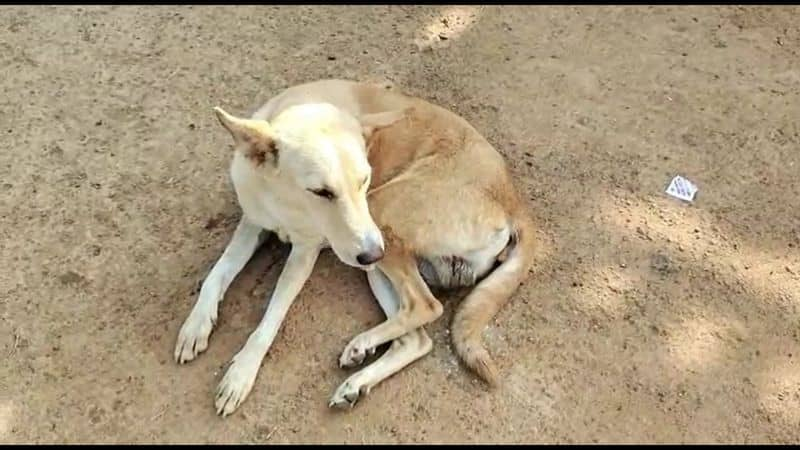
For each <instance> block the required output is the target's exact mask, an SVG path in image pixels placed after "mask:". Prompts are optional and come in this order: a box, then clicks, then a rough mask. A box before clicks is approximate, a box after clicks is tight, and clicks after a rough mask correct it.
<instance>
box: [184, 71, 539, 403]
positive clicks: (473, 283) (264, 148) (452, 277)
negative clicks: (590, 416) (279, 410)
mask: <svg viewBox="0 0 800 450" xmlns="http://www.w3.org/2000/svg"><path fill="white" fill-rule="evenodd" d="M214 111H215V113H216V116H217V118H218V120H219V122H220V123H221V124H222V126H223V127H224V128H225V129H226V130H227V131H228V132H229V133H230V135H231V136H232V137H233V142H234V152H233V161H232V163H231V167H230V174H231V178H232V181H233V185H234V189H235V191H236V196H237V198H238V201H239V204H240V206H241V208H242V212H243V214H242V218H241V221H240V222H239V224H238V225H237V227H236V229H235V231H234V233H233V237H232V238H231V240H230V242H229V243H228V245H227V247H226V248H225V250H224V252H223V254H222V256H221V257H220V258H219V260H218V261H217V262H216V264H215V265H214V266H213V268H212V269H211V271H210V273H209V275H208V277H207V278H206V279H205V281H204V282H203V284H202V287H201V289H200V294H199V296H198V299H197V301H196V303H195V305H194V307H193V309H192V311H191V313H190V314H189V316H188V317H187V319H186V320H185V322H184V323H183V326H182V327H181V329H180V332H179V334H178V339H177V342H176V346H175V350H174V357H175V360H176V361H177V362H178V363H179V364H182V363H186V362H188V361H191V360H193V359H195V358H196V357H197V356H198V355H199V354H200V353H201V352H203V351H204V350H205V349H206V348H207V347H208V339H209V335H210V334H211V331H212V329H213V327H214V324H215V322H216V319H217V311H218V307H219V304H220V302H221V301H222V299H223V297H224V295H225V292H226V290H227V289H228V286H229V285H230V284H231V282H232V281H233V279H234V278H235V277H236V276H237V274H238V273H239V271H241V270H242V268H243V267H244V266H245V264H246V263H247V261H248V260H249V259H250V257H251V256H252V255H253V253H254V252H255V251H256V249H257V248H258V247H259V245H260V244H261V243H262V242H263V241H264V239H265V234H266V233H264V231H265V230H266V231H271V232H274V233H275V234H276V235H277V236H278V238H279V239H281V240H282V241H284V242H288V243H291V250H290V253H289V256H288V259H287V261H286V263H285V266H284V267H283V269H282V271H281V274H280V276H279V278H278V281H277V284H276V286H275V289H274V292H273V293H272V295H271V298H270V300H269V304H268V306H267V310H266V312H265V314H264V316H263V318H262V320H261V322H260V323H259V325H258V327H257V328H256V329H255V330H254V331H253V332H252V334H251V335H250V336H249V338H248V339H247V342H246V343H245V344H244V346H243V347H242V348H241V350H240V351H239V352H238V353H237V354H236V355H235V356H234V357H233V359H232V360H231V361H230V364H229V366H228V368H227V371H226V373H225V375H224V377H223V378H222V380H221V381H220V383H219V385H218V387H217V390H216V398H215V407H216V411H217V414H219V415H221V416H223V417H225V416H227V415H229V414H231V413H232V412H233V411H234V410H236V408H237V407H238V406H239V405H240V404H241V403H242V401H244V399H245V398H246V397H247V395H248V394H249V393H250V390H251V389H252V387H253V383H254V382H255V379H256V377H257V374H258V370H259V368H260V366H261V364H262V361H263V358H264V356H265V355H266V353H267V351H268V350H269V348H270V346H271V345H272V342H273V340H274V339H275V336H276V334H277V333H278V329H279V327H280V325H281V322H282V321H283V319H284V317H285V316H286V313H287V311H288V310H289V307H290V305H291V304H292V301H293V300H294V299H295V297H296V296H297V294H298V293H299V291H300V289H301V288H302V286H303V285H304V283H305V282H306V280H307V279H308V277H309V276H310V274H311V271H312V269H313V267H314V264H315V262H316V260H317V257H318V254H319V253H320V251H321V250H323V249H325V248H330V249H332V250H333V252H334V253H335V254H336V256H337V258H338V259H339V260H341V261H342V262H343V263H345V264H347V265H349V266H352V267H356V268H359V269H362V270H364V271H365V272H366V274H367V281H368V284H369V286H370V288H371V290H372V292H373V294H374V296H375V298H376V299H377V301H378V303H379V304H380V306H381V309H382V310H383V311H384V313H385V315H386V317H387V318H386V320H385V321H384V322H382V323H381V324H379V325H378V326H376V327H374V328H372V329H370V330H368V331H365V332H363V333H361V334H359V335H358V336H356V337H355V338H354V339H352V341H350V343H349V344H348V345H347V346H346V347H345V349H344V351H343V352H342V354H341V357H340V358H339V365H340V366H341V367H353V366H357V365H359V364H361V363H362V362H363V361H364V359H365V358H366V356H367V355H368V354H373V353H374V352H375V349H376V347H378V346H380V345H382V344H385V343H391V344H390V346H389V348H388V350H387V351H386V352H385V353H384V354H383V355H381V357H380V358H378V359H377V360H376V361H374V362H373V363H371V364H370V365H367V366H366V367H365V368H363V369H361V370H360V371H358V372H356V373H354V374H353V375H351V376H350V377H349V378H347V379H346V380H345V382H344V383H342V384H341V385H340V386H339V387H338V389H336V391H335V392H334V394H333V396H332V397H331V399H330V401H329V406H330V407H348V406H349V407H352V406H353V405H354V404H355V403H356V401H357V400H358V399H359V398H360V397H364V396H365V395H367V394H368V393H369V391H370V389H372V388H373V387H374V386H375V385H377V384H378V383H380V382H381V381H383V380H384V379H386V378H388V377H389V376H391V375H393V374H394V373H396V372H398V371H400V370H401V369H403V368H404V367H406V366H407V365H409V364H411V363H412V362H414V361H415V360H417V359H419V358H421V357H422V356H424V355H425V354H427V353H428V352H430V350H431V348H432V341H431V339H430V337H429V336H428V335H427V334H426V332H425V330H424V328H423V327H424V325H426V324H428V323H431V322H432V321H434V320H436V319H437V318H438V317H439V316H441V314H442V305H441V303H440V302H439V300H437V298H436V297H435V296H434V294H433V293H432V292H431V289H435V290H436V289H455V288H464V287H468V288H471V291H470V292H469V293H468V294H467V295H466V297H465V298H464V300H463V301H462V304H461V305H460V307H459V308H458V310H457V311H456V313H455V316H454V318H453V322H452V324H451V336H452V343H453V347H454V349H455V351H456V353H457V354H458V355H459V356H460V358H461V360H462V361H463V362H464V363H465V365H466V366H467V367H469V368H470V369H472V370H473V371H475V372H476V373H477V374H478V375H479V376H480V377H481V378H482V379H484V380H485V381H486V382H487V383H488V384H489V385H490V386H493V385H495V384H496V381H497V371H496V368H495V365H494V363H493V361H492V359H491V357H490V355H489V353H488V352H487V351H486V349H485V348H484V346H483V344H482V341H481V333H482V331H483V329H484V328H485V326H486V325H487V323H488V322H489V320H491V319H492V318H493V317H494V316H495V314H496V313H497V312H498V310H499V309H500V308H501V307H502V306H503V305H504V304H505V303H506V301H507V300H508V299H509V298H510V297H511V296H512V294H513V293H514V292H515V291H516V289H517V288H518V287H519V286H520V284H521V283H523V282H524V280H525V278H526V276H527V274H528V272H529V270H530V268H531V266H532V254H533V233H534V230H533V226H532V221H531V219H530V217H529V215H528V213H527V212H526V209H525V206H524V202H523V201H521V200H520V197H519V195H518V193H517V191H516V190H515V188H514V186H513V183H512V179H511V177H510V174H509V172H508V170H507V167H506V164H505V161H504V160H503V158H502V156H501V155H500V154H499V153H498V152H497V151H496V150H495V149H494V147H492V145H491V144H490V143H489V142H488V141H487V140H486V139H484V138H483V137H482V136H481V135H480V133H478V131H476V130H475V129H474V128H473V127H472V126H471V125H469V123H467V121H465V120H464V119H463V118H461V117H459V116H457V115H456V114H454V113H452V112H450V111H448V110H446V109H444V108H441V107H439V106H436V105H433V104H431V103H428V102H426V101H424V100H422V99H419V98H413V97H410V96H406V95H404V94H402V93H399V92H392V91H389V90H387V89H384V88H382V87H380V86H376V85H371V84H365V83H358V82H354V81H346V80H322V81H316V82H311V83H307V84H302V85H298V86H294V87H290V88H288V89H286V90H284V91H283V92H282V93H280V94H278V95H277V96H275V97H273V98H272V99H270V100H269V101H268V102H267V103H266V104H265V105H264V106H263V107H261V108H260V109H259V110H258V111H256V112H255V113H254V114H253V115H252V116H251V118H249V119H245V118H238V117H235V116H233V115H231V114H228V113H227V112H225V111H224V110H222V109H221V108H215V109H214Z"/></svg>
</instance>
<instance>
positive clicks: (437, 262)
mask: <svg viewBox="0 0 800 450" xmlns="http://www.w3.org/2000/svg"><path fill="white" fill-rule="evenodd" d="M509 245H511V230H510V229H508V228H505V229H503V230H500V231H499V232H497V234H496V235H494V236H493V237H492V239H491V240H490V242H489V245H487V246H485V247H483V248H480V249H477V250H472V251H467V252H463V254H461V255H435V256H423V257H419V258H418V259H417V268H418V269H419V273H420V275H422V279H423V280H425V283H427V284H428V286H431V287H436V288H441V289H457V288H461V287H468V286H472V285H474V284H475V283H477V282H478V280H480V279H481V278H483V277H484V276H486V275H487V274H488V273H489V272H490V271H491V270H492V269H493V268H494V267H495V266H496V265H497V263H498V262H500V259H501V257H502V255H503V254H504V253H505V251H506V249H507V248H508V247H509Z"/></svg>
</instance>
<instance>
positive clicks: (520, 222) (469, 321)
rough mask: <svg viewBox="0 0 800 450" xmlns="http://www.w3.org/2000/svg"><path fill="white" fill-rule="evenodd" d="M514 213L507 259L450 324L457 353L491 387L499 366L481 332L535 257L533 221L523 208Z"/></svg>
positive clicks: (470, 297) (468, 296)
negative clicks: (486, 346)
mask: <svg viewBox="0 0 800 450" xmlns="http://www.w3.org/2000/svg"><path fill="white" fill-rule="evenodd" d="M515 216H516V217H514V218H513V219H512V227H513V229H512V234H511V242H510V244H509V253H508V255H507V258H506V259H505V260H504V261H503V262H502V263H501V264H500V265H499V266H498V267H496V268H495V269H494V271H492V272H491V273H490V274H489V275H488V276H487V277H486V278H484V279H483V280H481V281H480V283H478V284H477V285H476V286H475V288H474V289H473V290H472V292H470V293H469V295H467V297H466V298H465V299H464V300H463V302H462V303H461V305H460V306H459V308H458V310H457V311H456V313H455V316H454V317H453V323H452V325H451V335H452V341H453V346H454V347H455V351H456V353H457V354H458V356H459V357H460V358H461V359H462V361H464V364H466V365H467V367H469V368H470V369H472V370H473V371H475V372H476V373H477V374H478V375H479V376H480V377H481V378H483V379H484V380H485V381H486V382H487V383H488V384H489V386H495V385H496V384H497V369H496V368H495V365H494V362H493V361H492V358H491V356H489V352H488V351H486V349H485V348H484V347H483V343H482V340H481V334H482V332H483V330H484V328H485V327H486V325H487V324H488V323H489V321H490V320H491V319H492V318H493V317H494V316H495V314H497V312H498V311H499V310H500V308H502V307H503V305H505V303H506V301H507V300H508V299H509V298H510V297H511V295H512V294H514V292H515V291H516V290H517V288H518V287H519V286H520V284H521V283H522V281H524V279H525V277H526V275H527V274H528V269H529V268H530V265H531V262H532V259H533V258H532V257H533V224H532V223H531V220H530V218H528V217H527V215H526V214H525V213H524V212H522V211H519V212H518V213H517V214H515Z"/></svg>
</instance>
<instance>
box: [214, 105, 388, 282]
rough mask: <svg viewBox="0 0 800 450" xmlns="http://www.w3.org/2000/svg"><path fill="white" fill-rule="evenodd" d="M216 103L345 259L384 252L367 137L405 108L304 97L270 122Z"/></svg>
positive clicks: (368, 258)
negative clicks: (372, 208) (359, 109)
mask: <svg viewBox="0 0 800 450" xmlns="http://www.w3.org/2000/svg"><path fill="white" fill-rule="evenodd" d="M214 111H215V112H216V114H217V118H218V119H219V121H220V122H221V123H222V125H223V126H224V127H225V128H226V129H227V130H228V131H229V132H230V133H231V135H232V136H233V139H234V142H235V144H236V151H238V152H241V153H242V155H244V156H245V157H246V159H247V161H248V162H249V163H250V164H252V166H253V168H254V169H255V170H257V171H258V172H259V173H261V174H262V175H263V176H265V177H269V178H270V179H273V180H277V181H279V184H280V186H281V190H282V191H283V192H282V195H286V196H289V197H290V198H294V199H296V202H297V207H298V208H301V209H302V210H303V211H305V213H306V214H307V215H308V220H309V223H313V224H314V225H315V226H316V227H317V230H318V232H319V233H320V234H321V235H323V236H324V237H325V238H326V239H327V241H328V243H329V244H330V246H331V248H332V249H333V251H334V253H336V256H337V257H338V258H339V259H340V260H341V261H342V262H344V263H345V264H348V265H350V266H354V267H359V268H371V267H373V264H375V263H376V262H377V261H378V260H380V259H381V258H382V257H383V251H384V243H383V237H382V236H381V232H380V230H379V229H378V227H377V226H376V225H375V222H374V221H373V219H372V216H371V215H370V213H369V209H368V208H367V189H368V188H369V185H370V181H371V174H372V169H371V167H370V165H369V162H368V161H367V151H366V140H367V139H369V136H370V135H371V134H372V132H374V131H375V130H377V129H378V128H381V127H385V126H388V125H391V124H392V123H394V122H396V121H397V120H399V119H400V118H402V117H403V113H402V112H401V111H397V112H394V111H393V112H387V113H378V114H369V115H365V116H362V117H360V118H358V119H357V118H355V117H353V116H352V115H350V114H347V113H345V112H344V111H341V110H340V109H338V108H336V107H335V106H333V105H330V104H325V103H322V104H304V105H297V106H293V107H290V108H287V109H286V110H284V111H283V112H281V113H280V114H279V115H278V116H277V117H275V118H273V119H272V120H271V121H270V122H267V121H265V120H254V119H241V118H237V117H233V116H231V115H230V114H228V113H226V112H225V111H223V110H222V109H220V108H215V109H214Z"/></svg>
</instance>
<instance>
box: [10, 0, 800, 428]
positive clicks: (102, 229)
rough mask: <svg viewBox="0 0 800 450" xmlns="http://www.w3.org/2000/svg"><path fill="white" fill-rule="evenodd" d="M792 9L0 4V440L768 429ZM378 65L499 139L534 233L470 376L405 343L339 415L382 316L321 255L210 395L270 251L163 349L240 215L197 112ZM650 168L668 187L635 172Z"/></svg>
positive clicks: (789, 314) (440, 354) (795, 280)
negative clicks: (210, 315) (178, 350)
mask: <svg viewBox="0 0 800 450" xmlns="http://www.w3.org/2000/svg"><path fill="white" fill-rule="evenodd" d="M799 19H800V9H798V8H797V7H776V8H734V7H724V8H716V7H679V8H666V7H649V8H646V7H488V8H479V7H465V8H456V7H434V6H430V7H404V6H393V7H286V8H281V7H235V8H222V7H175V8H168V7H89V8H77V7H2V9H0V85H2V97H0V105H2V119H0V123H2V128H0V131H2V140H1V141H0V145H2V151H0V175H2V180H0V184H1V185H0V199H2V202H1V204H0V233H2V235H1V236H0V264H1V265H2V266H3V270H2V271H0V295H1V296H2V298H0V352H1V353H0V357H1V358H2V364H0V442H72V443H75V442H354V443H358V442H798V441H799V440H800V439H798V438H800V427H799V426H800V371H799V370H798V361H799V360H800V338H798V319H799V318H800V310H798V304H800V256H799V255H800V177H799V176H798V175H799V174H798V169H800V149H798V145H799V144H800V136H799V135H798V133H800V126H798V120H797V119H798V117H800V94H799V93H800V63H798V61H800V58H799V57H798V50H799V49H800V28H798V25H797V24H798V20H799ZM327 77H339V78H351V79H360V80H366V81H375V82H386V83H387V84H391V85H393V86H395V88H397V89H401V90H404V91H406V92H409V93H411V94H414V95H417V96H420V97H424V98H427V99H429V100H431V101H434V102H436V103H439V104H441V105H444V106H446V107H449V108H452V109H453V110H455V111H457V112H458V113H460V114H461V115H463V116H464V117H466V118H467V119H468V120H469V121H470V122H471V123H472V124H473V125H475V126H476V127H477V128H478V129H479V130H481V131H482V132H483V133H485V135H486V136H487V138H488V139H489V140H490V141H491V142H492V143H494V144H495V145H496V146H497V148H498V149H499V150H500V151H501V152H502V153H503V154H504V155H505V156H506V157H507V158H508V161H509V164H510V167H511V170H512V171H513V174H514V177H515V179H516V180H517V181H518V185H519V188H520V189H521V191H522V192H524V193H526V197H527V198H529V205H530V208H531V211H532V214H533V216H534V217H535V219H536V221H537V223H538V226H539V230H540V233H539V234H540V235H539V238H540V240H541V246H540V250H539V253H538V255H537V264H536V271H535V273H534V274H533V275H532V276H531V278H530V280H529V281H528V282H527V283H526V284H525V285H524V286H523V287H522V288H521V289H520V291H519V292H518V294H517V295H516V296H515V298H514V300H513V301H512V303H510V304H509V306H508V307H506V308H505V309H503V310H502V312H501V313H500V314H499V315H498V317H497V319H496V321H495V322H494V323H493V324H492V325H491V326H490V327H489V329H487V332H486V341H487V345H488V347H489V348H490V351H491V352H492V353H493V355H494V356H495V358H496V361H497V363H498V365H499V367H500V369H501V376H502V384H501V386H500V387H498V388H497V389H496V390H495V391H488V390H487V389H485V388H484V386H483V385H482V384H481V383H480V382H478V381H476V380H475V378H474V377H473V376H472V375H471V374H469V373H468V372H466V371H465V369H464V368H463V367H462V366H460V365H459V363H458V362H457V360H456V358H455V356H454V354H453V352H452V350H451V348H450V346H449V340H448V335H447V328H448V327H447V325H448V322H449V319H450V317H451V315H452V310H453V302H455V301H457V299H450V300H449V301H448V306H447V309H446V312H445V316H444V318H442V319H441V320H439V321H438V322H437V323H435V324H433V325H432V326H430V327H429V330H430V333H431V335H432V336H433V337H434V340H435V349H434V351H433V352H432V353H431V354H430V355H428V356H427V357H425V358H424V359H422V360H420V361H419V362H417V363H415V364H414V365H412V366H411V367H409V368H408V369H407V370H405V371H403V372H401V373H400V374H398V375H396V376H394V377H393V378H391V379H389V380H388V381H386V382H385V383H384V384H382V385H380V386H379V387H378V388H376V389H375V390H374V391H373V392H372V393H371V394H370V395H369V397H367V399H366V401H364V402H362V403H360V404H359V405H358V406H357V407H356V408H355V409H353V410H351V411H349V412H344V413H343V412H335V411H330V410H328V408H327V405H326V402H327V400H328V397H329V395H330V394H331V393H332V392H333V390H334V389H335V387H336V386H338V384H339V383H340V382H341V381H343V380H344V379H345V377H346V375H347V372H346V371H344V370H341V369H339V368H338V367H337V366H336V358H337V356H338V354H339V352H340V350H341V349H342V348H343V347H344V345H345V344H346V343H347V342H348V341H349V339H350V338H351V337H353V336H354V335H355V334H357V333H358V332H360V331H362V330H364V329H366V328H367V327H370V326H372V325H374V324H377V323H378V322H379V321H380V320H381V319H382V315H381V313H380V310H379V308H378V306H377V304H376V303H375V301H374V300H373V299H372V297H371V295H370V294H369V292H368V287H367V284H366V280H365V278H364V276H363V274H361V273H359V272H358V271H356V270H353V269H349V268H347V267H345V266H343V265H342V264H340V263H338V262H337V261H336V259H335V257H334V256H333V255H332V254H330V253H326V254H325V255H324V256H323V257H322V258H321V260H320V262H319V264H318V265H317V267H316V269H315V271H314V274H313V276H312V279H311V280H310V282H309V283H308V285H307V286H306V287H305V288H304V290H303V292H302V293H301V295H300V297H299V298H298V300H297V301H296V303H295V304H294V306H293V308H292V310H291V311H290V313H289V317H288V318H287V320H286V322H285V324H284V326H283V328H282V331H281V332H280V334H279V336H278V338H277V340H276V342H275V345H274V346H273V348H272V350H271V351H270V353H269V355H268V357H267V358H266V360H265V362H264V365H263V368H262V369H261V372H260V374H259V377H258V380H257V382H256V385H255V387H254V390H253V392H252V393H251V395H250V397H249V399H248V400H247V401H246V403H244V405H243V406H242V407H241V408H240V409H239V411H237V413H236V414H234V415H233V416H231V417H229V418H228V419H226V420H222V419H220V418H218V417H217V416H216V415H215V414H214V411H213V407H212V405H213V399H212V393H213V389H214V387H215V385H216V382H217V380H218V379H219V378H220V377H221V372H220V368H221V367H222V366H223V365H224V364H225V363H226V362H227V360H228V359H229V358H230V357H231V356H232V355H233V354H234V353H235V352H236V351H237V350H238V349H239V348H240V346H241V345H242V344H243V343H244V341H245V339H246V337H247V335H248V333H249V332H250V331H251V330H252V329H253V328H254V327H255V325H256V324H257V322H258V321H259V319H260V317H261V313H262V308H263V305H264V299H265V297H266V296H267V294H268V293H269V292H270V290H271V288H272V286H273V284H274V282H275V279H276V277H277V274H278V272H279V270H280V268H281V265H282V260H283V258H285V256H286V252H287V249H286V248H285V247H282V246H279V245H278V244H275V243H274V242H273V243H271V244H269V245H267V246H266V247H265V248H264V249H263V250H262V251H260V252H259V253H258V254H257V257H256V258H255V259H254V260H253V261H252V262H251V264H250V265H249V266H248V267H247V268H246V270H245V271H244V273H243V274H242V275H241V276H240V277H239V279H238V280H237V281H236V282H235V283H234V285H233V288H232V289H231V291H229V295H228V296H227V298H226V302H225V303H224V306H222V308H221V311H220V314H221V320H220V323H219V324H218V327H217V329H216V331H215V333H214V334H213V335H212V342H211V346H210V349H209V350H208V351H207V352H206V353H205V354H203V355H202V356H201V357H200V358H199V359H198V360H197V361H195V362H192V363H191V364H189V365H186V366H182V367H179V366H177V365H176V364H175V363H174V362H173V361H172V359H171V354H172V349H173V345H174V342H175V338H176V335H177V332H178V329H179V327H180V325H181V323H182V321H183V319H184V318H185V317H186V315H187V314H188V312H189V310H190V308H191V305H192V303H193V302H194V301H195V298H196V293H197V287H198V283H199V282H200V281H201V280H202V279H203V277H204V276H205V275H206V273H207V271H208V270H209V268H210V266H211V265H212V264H213V262H214V261H215V260H216V258H217V257H218V256H219V255H220V254H221V251H222V249H223V248H224V247H225V244H226V242H227V240H228V238H229V236H230V235H231V232H232V231H233V227H234V225H235V223H236V221H237V219H238V216H239V214H240V211H239V209H238V207H237V205H236V203H235V198H234V196H233V192H232V189H231V186H230V184H229V180H228V175H227V168H228V163H229V160H230V153H229V136H228V135H227V134H226V133H225V131H224V130H223V129H221V127H220V126H219V125H218V124H217V123H216V121H215V119H214V116H213V114H212V112H211V107H212V106H214V105H221V106H223V107H225V108H226V109H227V110H228V111H231V112H234V113H237V114H248V113H250V112H252V111H253V110H254V109H255V108H257V107H258V106H259V105H260V104H262V103H263V102H264V101H266V100H267V99H268V98H269V97H270V96H272V95H274V94H275V93H277V92H279V91H280V90H281V89H283V88H285V87H287V86H290V85H293V84H297V83H301V82H305V81H310V80H315V79H320V78H327ZM676 174H681V175H684V176H686V177H688V178H689V179H691V180H693V181H695V182H696V183H697V184H698V185H699V188H700V193H699V195H698V198H697V200H696V202H695V203H693V204H688V205H687V204H684V203H682V202H680V201H677V200H673V199H671V198H668V197H666V196H665V195H664V194H663V190H664V188H665V187H666V184H667V183H668V181H669V179H670V178H671V177H672V176H674V175H676Z"/></svg>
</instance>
